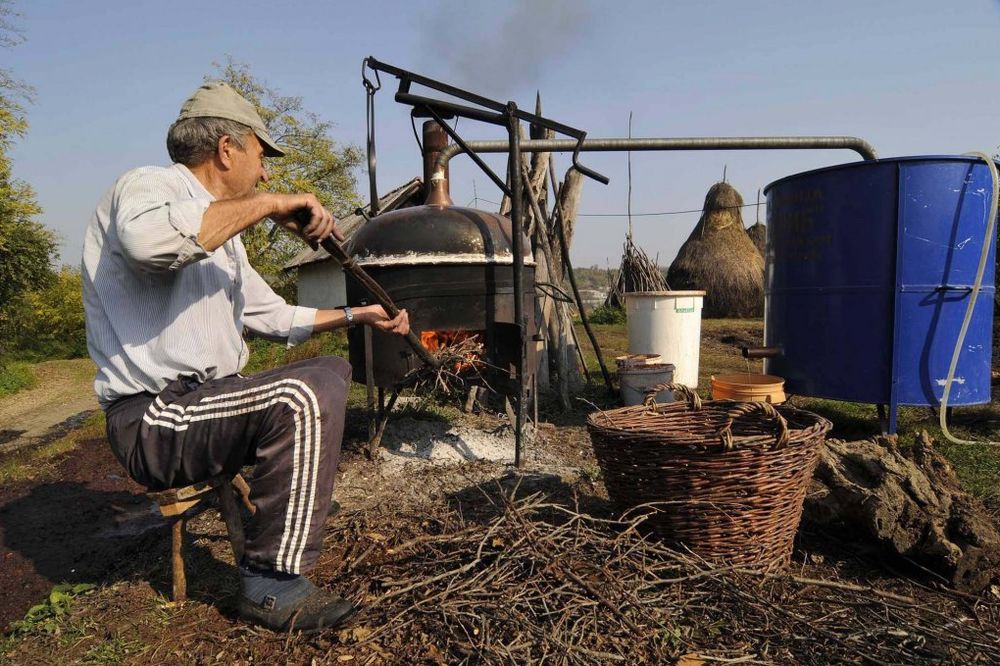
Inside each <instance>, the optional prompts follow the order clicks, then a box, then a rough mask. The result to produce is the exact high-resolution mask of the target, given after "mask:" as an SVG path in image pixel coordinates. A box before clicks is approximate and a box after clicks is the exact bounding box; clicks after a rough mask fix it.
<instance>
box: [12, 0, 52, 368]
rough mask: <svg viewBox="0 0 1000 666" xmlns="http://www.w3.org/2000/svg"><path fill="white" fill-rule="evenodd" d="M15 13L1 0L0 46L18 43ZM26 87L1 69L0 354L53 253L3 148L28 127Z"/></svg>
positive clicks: (46, 278) (29, 193) (48, 275)
mask: <svg viewBox="0 0 1000 666" xmlns="http://www.w3.org/2000/svg"><path fill="white" fill-rule="evenodd" d="M15 16H16V14H15V13H14V11H13V10H12V8H11V4H10V2H9V1H8V0H0V46H5V47H11V46H16V45H17V44H19V43H20V42H21V41H22V38H21V35H20V33H19V32H18V31H17V29H16V28H15V27H13V26H12V24H11V22H10V19H11V17H15ZM31 92H32V91H31V88H29V87H28V86H27V85H26V84H24V83H23V82H21V81H18V80H17V79H16V78H15V77H14V76H13V74H12V73H11V71H10V70H8V69H0V352H3V351H4V347H5V346H6V345H5V342H4V341H6V340H9V339H10V335H9V334H10V333H11V330H12V327H13V326H14V325H15V322H16V318H15V317H14V316H13V312H12V311H13V310H14V309H16V308H15V304H16V303H17V301H18V299H19V298H21V297H22V295H23V294H25V293H26V292H27V291H29V290H31V289H39V288H42V287H44V286H46V285H47V284H49V282H50V281H51V279H52V269H51V264H52V261H53V260H54V259H55V258H56V257H57V255H58V252H57V247H58V240H57V238H56V235H55V233H54V232H53V231H52V230H50V229H48V228H46V227H45V226H44V225H42V224H41V223H39V222H37V221H36V220H35V219H34V218H35V217H36V216H37V215H38V214H39V213H41V207H40V206H39V205H38V202H37V201H36V199H35V193H34V190H32V189H31V186H30V185H28V184H27V183H25V182H23V181H20V180H18V179H17V178H15V177H14V176H13V173H12V166H11V161H10V156H9V155H8V150H9V149H10V147H11V146H12V145H13V144H14V142H15V141H17V140H18V139H20V138H21V137H23V136H24V133H25V132H26V131H27V129H28V121H27V118H26V116H25V111H24V106H23V104H24V103H26V102H30V101H31Z"/></svg>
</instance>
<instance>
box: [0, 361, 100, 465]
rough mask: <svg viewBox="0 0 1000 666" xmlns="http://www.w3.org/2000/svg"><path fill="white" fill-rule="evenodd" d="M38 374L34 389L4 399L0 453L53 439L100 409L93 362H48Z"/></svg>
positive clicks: (0, 405)
mask: <svg viewBox="0 0 1000 666" xmlns="http://www.w3.org/2000/svg"><path fill="white" fill-rule="evenodd" d="M34 372H35V376H36V378H37V384H36V385H35V387H34V388H31V389H28V390H25V391H21V392H19V393H16V394H14V395H12V396H8V397H6V398H3V399H0V453H2V452H9V451H13V450H15V449H20V448H23V447H27V446H31V445H33V444H38V443H40V442H42V441H43V440H48V439H51V438H52V437H53V435H56V434H61V433H63V432H65V430H66V429H67V428H68V427H73V426H76V425H79V423H80V422H81V421H82V420H83V418H85V417H86V416H87V415H88V414H89V413H90V412H92V411H94V410H95V409H97V408H98V405H97V398H96V397H95V396H94V390H93V381H94V364H93V362H92V361H91V360H90V359H86V358H83V359H72V360H68V361H46V362H44V363H39V364H37V365H35V366H34ZM60 426H61V427H60ZM54 429H55V432H53V430H54Z"/></svg>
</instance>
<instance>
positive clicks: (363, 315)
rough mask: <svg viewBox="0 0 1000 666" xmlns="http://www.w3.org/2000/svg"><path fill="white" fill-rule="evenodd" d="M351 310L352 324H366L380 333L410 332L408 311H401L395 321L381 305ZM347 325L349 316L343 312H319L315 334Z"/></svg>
mask: <svg viewBox="0 0 1000 666" xmlns="http://www.w3.org/2000/svg"><path fill="white" fill-rule="evenodd" d="M351 310H352V312H353V314H354V321H353V322H352V323H354V324H365V325H367V326H373V327H375V328H377V329H379V330H380V331H385V332H387V333H397V334H399V335H406V334H407V333H409V332H410V316H409V315H408V314H407V312H406V310H400V311H399V315H398V316H397V317H396V318H395V319H391V318H390V317H389V315H387V314H386V313H385V310H384V309H383V308H382V306H381V305H359V306H357V307H354V308H351ZM347 325H348V322H347V315H346V314H345V313H344V311H343V310H317V311H316V319H315V321H314V323H313V332H314V333H318V332H320V331H330V330H333V329H335V328H343V327H345V326H347Z"/></svg>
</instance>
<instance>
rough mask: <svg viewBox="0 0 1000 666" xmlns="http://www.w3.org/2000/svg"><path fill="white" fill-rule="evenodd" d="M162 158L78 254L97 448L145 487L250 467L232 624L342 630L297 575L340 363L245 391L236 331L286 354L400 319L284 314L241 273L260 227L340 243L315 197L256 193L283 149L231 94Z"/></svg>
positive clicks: (319, 529)
mask: <svg viewBox="0 0 1000 666" xmlns="http://www.w3.org/2000/svg"><path fill="white" fill-rule="evenodd" d="M167 150H168V152H169V154H170V157H171V159H172V160H173V162H174V164H173V165H172V166H170V167H143V168H139V169H135V170H133V171H129V172H128V173H126V174H125V175H123V176H122V177H121V178H119V179H118V181H117V182H116V183H115V185H114V186H113V187H112V188H111V190H109V191H108V192H107V194H105V195H104V197H103V198H102V199H101V201H100V203H99V204H98V206H97V210H96V211H95V212H94V215H93V218H92V219H91V222H90V225H89V227H88V229H87V234H86V238H85V240H84V248H83V296H84V309H85V312H86V317H87V345H88V348H89V350H90V355H91V357H92V358H93V359H94V361H95V363H96V364H97V367H98V371H97V378H96V380H95V382H94V387H95V390H96V391H97V395H98V399H99V400H100V402H101V406H102V407H103V408H104V410H105V412H106V415H107V429H108V439H109V441H110V443H111V447H112V449H113V451H114V453H115V456H116V457H117V458H118V460H119V461H120V462H121V464H122V465H123V466H124V467H125V468H126V469H127V470H128V473H129V474H130V476H132V478H133V479H135V480H136V481H138V482H139V483H142V484H143V485H146V486H147V487H149V488H151V489H154V490H159V489H164V488H170V487H176V486H183V485H187V484H191V483H195V482H197V481H202V480H205V479H207V478H210V477H212V476H214V475H217V474H221V473H235V472H237V471H238V470H239V469H240V468H241V466H243V465H245V464H254V465H255V469H254V475H253V480H252V483H251V495H250V498H251V500H252V501H253V502H254V504H255V505H256V506H257V511H256V513H255V514H254V516H253V517H252V518H251V519H250V521H249V523H248V525H247V541H246V549H245V550H246V554H245V555H244V561H243V562H240V563H238V564H239V565H240V581H241V593H240V599H239V604H238V611H239V614H240V615H241V616H242V617H243V618H246V619H248V620H251V621H253V622H256V623H259V624H262V625H264V626H267V627H270V628H272V629H281V630H283V629H297V630H306V631H309V630H318V629H322V628H326V627H332V626H336V625H337V624H340V623H342V622H343V621H345V620H346V619H348V618H349V617H350V616H351V615H353V613H354V612H355V608H354V606H353V605H352V604H351V603H349V602H348V601H346V600H344V599H342V598H340V597H338V596H335V595H332V594H330V593H327V592H325V591H323V590H320V589H319V588H317V587H316V586H314V585H313V584H312V583H311V582H309V581H308V580H307V579H306V578H305V577H304V576H303V575H302V574H304V573H306V572H307V571H309V570H310V569H311V568H312V567H313V565H314V564H315V562H316V558H317V555H318V552H319V548H320V545H321V541H322V536H323V526H324V522H325V520H326V517H327V513H328V511H329V508H330V498H331V495H332V491H333V480H334V476H335V474H336V470H337V458H338V456H339V453H340V443H341V438H342V435H343V429H344V407H345V401H346V396H347V387H348V384H349V383H350V375H351V373H350V366H349V365H348V363H347V362H346V361H344V360H343V359H340V358H334V357H326V358H315V359H308V360H305V361H301V362H298V363H293V364H290V365H288V366H285V367H283V368H278V369H275V370H270V371H267V372H262V373H259V374H257V375H254V376H252V377H244V376H242V375H240V374H239V371H240V370H241V369H242V368H243V366H244V365H245V364H246V361H247V357H248V350H247V347H246V344H245V343H244V340H243V336H242V333H243V329H244V328H246V329H248V330H249V331H251V332H252V333H254V334H256V335H260V336H263V337H266V338H269V339H273V340H280V341H284V342H286V343H287V344H288V345H289V346H292V345H294V344H296V343H298V342H301V341H303V340H305V339H306V338H307V337H308V336H309V335H310V334H311V333H312V332H314V331H325V330H330V329H333V328H338V327H343V326H348V325H350V324H352V323H355V324H366V325H371V326H374V327H376V328H378V329H380V330H382V331H388V332H393V333H398V334H406V333H407V332H408V331H409V320H408V317H407V314H406V312H405V311H404V312H401V313H400V315H399V316H398V317H396V318H394V319H390V318H389V317H387V316H386V313H385V311H384V310H383V309H382V308H381V307H380V306H369V307H363V308H362V307H359V308H355V309H354V310H353V311H352V310H351V309H350V308H345V309H344V310H315V309H312V308H305V307H294V306H291V305H288V304H287V303H285V301H284V300H282V299H281V298H280V297H279V296H278V295H277V294H275V293H274V291H272V290H271V288H270V287H268V285H267V283H266V282H265V281H264V280H263V279H262V278H261V276H260V275H259V274H258V273H257V272H256V271H254V269H253V268H251V267H250V264H249V263H248V262H247V255H246V251H245V249H244V248H243V244H242V242H241V241H240V237H239V234H240V232H241V231H243V230H244V229H246V228H248V227H250V226H252V225H254V224H257V223H258V222H259V221H260V220H262V219H263V218H270V219H271V220H273V221H274V222H276V223H278V224H281V225H283V226H284V227H285V228H287V229H289V230H291V231H293V232H295V233H298V234H300V235H301V236H303V237H304V238H305V239H307V240H310V241H312V242H317V241H320V240H322V239H324V238H326V237H328V236H329V235H330V234H333V235H334V236H336V237H337V238H339V239H341V240H343V236H342V235H341V234H340V232H339V231H338V229H337V227H336V225H335V224H334V220H333V216H332V215H331V214H330V213H329V212H328V211H326V210H325V209H324V208H323V206H322V205H320V203H319V201H318V200H317V199H316V197H315V196H313V195H311V194H275V193H267V192H255V188H256V186H257V184H258V183H260V182H262V181H263V182H266V181H267V171H266V169H265V167H264V164H263V158H264V157H265V156H268V157H280V156H281V155H283V154H284V153H283V151H282V150H281V148H279V147H278V145H277V144H276V143H275V142H274V140H273V139H272V138H271V137H270V136H268V134H267V131H266V129H265V128H264V123H263V122H262V121H261V119H260V116H259V115H258V114H257V112H256V110H255V109H254V107H253V106H252V105H251V104H250V103H249V102H247V101H246V100H245V99H243V98H242V97H241V96H240V95H239V94H238V93H237V92H236V91H235V90H233V89H232V88H230V87H229V86H227V85H225V84H223V83H208V84H206V85H203V86H202V87H201V88H199V89H198V90H197V91H195V93H194V94H193V95H192V96H191V97H190V98H189V99H188V100H187V101H186V102H185V103H184V105H183V106H182V107H181V112H180V116H179V117H178V119H177V121H176V122H175V123H174V124H173V125H172V126H171V127H170V130H169V132H168V135H167ZM303 211H305V212H306V214H304V213H303ZM306 218H308V223H305V222H304V220H305V219H306ZM298 219H302V220H303V223H302V224H300V223H299V222H297V221H296V220H298Z"/></svg>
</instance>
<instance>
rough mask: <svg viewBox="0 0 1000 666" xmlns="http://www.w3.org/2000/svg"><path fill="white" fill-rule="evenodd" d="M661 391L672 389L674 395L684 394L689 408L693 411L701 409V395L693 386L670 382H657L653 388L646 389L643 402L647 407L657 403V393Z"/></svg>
mask: <svg viewBox="0 0 1000 666" xmlns="http://www.w3.org/2000/svg"><path fill="white" fill-rule="evenodd" d="M660 391H672V392H673V393H674V396H675V397H676V395H677V394H680V395H681V396H683V398H684V400H686V401H687V403H688V408H690V409H692V410H693V411H698V410H699V409H701V396H699V395H698V394H697V393H695V392H694V391H693V390H692V389H691V388H689V387H687V386H685V385H684V384H674V383H672V382H668V383H666V384H657V385H656V386H654V387H653V388H651V389H649V390H648V391H646V398H645V400H643V404H644V405H645V406H646V407H650V408H652V407H653V405H655V404H656V394H657V393H659V392H660Z"/></svg>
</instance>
